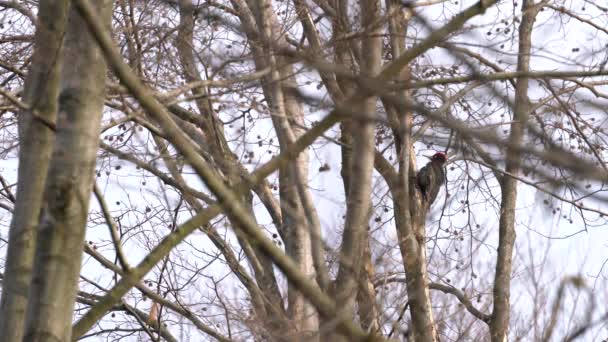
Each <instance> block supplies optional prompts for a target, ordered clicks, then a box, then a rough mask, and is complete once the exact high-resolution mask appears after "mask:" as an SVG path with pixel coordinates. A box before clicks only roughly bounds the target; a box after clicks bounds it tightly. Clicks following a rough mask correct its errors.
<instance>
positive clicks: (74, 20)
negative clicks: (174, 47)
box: [25, 0, 112, 341]
mask: <svg viewBox="0 0 608 342" xmlns="http://www.w3.org/2000/svg"><path fill="white" fill-rule="evenodd" d="M111 4H112V1H109V0H106V1H96V2H95V7H96V9H97V10H98V13H99V15H100V16H101V17H102V18H103V22H104V24H106V25H107V27H108V28H109V24H110V18H111V10H112V7H111ZM83 27H86V24H85V23H84V21H83V19H82V18H81V17H80V15H79V14H78V12H77V11H76V10H75V9H74V8H72V9H71V11H70V14H69V20H68V30H67V35H66V37H65V51H64V61H65V63H64V65H63V68H62V73H61V90H60V95H59V111H58V115H57V128H56V132H55V133H56V141H55V146H54V148H53V154H52V160H51V165H50V168H49V174H48V179H47V186H46V189H45V198H44V208H43V211H42V215H41V222H40V224H39V228H38V242H37V248H36V257H35V262H34V275H33V281H32V287H31V290H30V299H29V303H28V314H27V326H26V332H25V339H26V340H27V341H69V340H70V338H71V328H72V316H73V309H74V303H75V298H76V291H77V289H78V279H79V274H80V263H81V258H82V253H83V248H84V235H85V230H86V223H87V217H88V207H89V199H90V196H91V192H92V189H93V181H94V170H95V160H96V157H97V150H98V147H99V134H100V124H101V115H102V110H103V103H104V93H105V80H106V63H105V59H104V56H103V54H102V53H101V51H100V50H99V48H98V46H97V43H96V41H95V39H93V37H92V36H91V34H90V33H89V32H88V31H84V32H83Z"/></svg>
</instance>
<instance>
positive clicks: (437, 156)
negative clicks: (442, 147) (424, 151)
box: [431, 152, 448, 163]
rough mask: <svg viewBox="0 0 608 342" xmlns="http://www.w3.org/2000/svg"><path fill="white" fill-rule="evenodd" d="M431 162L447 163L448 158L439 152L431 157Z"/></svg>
mask: <svg viewBox="0 0 608 342" xmlns="http://www.w3.org/2000/svg"><path fill="white" fill-rule="evenodd" d="M431 160H433V161H438V162H441V163H445V162H447V161H448V156H447V155H446V154H445V153H443V152H437V153H435V154H434V155H433V157H431Z"/></svg>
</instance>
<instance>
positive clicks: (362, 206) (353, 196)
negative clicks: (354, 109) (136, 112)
mask: <svg viewBox="0 0 608 342" xmlns="http://www.w3.org/2000/svg"><path fill="white" fill-rule="evenodd" d="M360 6H361V13H362V18H361V19H362V23H361V24H362V27H364V28H365V38H363V41H362V44H363V45H364V46H365V47H366V49H365V52H364V53H363V54H362V55H361V57H362V59H361V71H362V73H363V74H366V75H368V76H375V75H377V73H378V72H379V70H380V60H381V54H382V39H381V38H380V37H381V36H380V33H381V28H380V26H378V25H377V22H378V19H379V18H380V7H381V5H380V1H378V0H362V1H361V2H360ZM377 101H378V99H377V98H376V97H370V98H367V99H364V100H362V101H361V108H362V113H361V115H358V116H356V117H353V118H351V120H350V124H349V125H350V126H351V127H352V133H353V136H354V137H357V138H356V139H352V155H350V156H349V158H347V162H348V165H346V166H347V167H348V169H349V170H350V172H349V173H348V174H349V177H348V187H347V193H346V205H347V207H346V222H345V224H344V233H343V235H342V236H343V237H342V246H341V248H340V266H339V269H338V276H337V278H336V281H335V286H334V290H335V297H336V304H337V305H338V307H339V308H340V310H342V313H343V314H344V315H345V316H346V317H348V316H350V315H353V314H354V305H355V299H356V298H357V293H358V291H359V289H358V285H359V277H360V275H361V270H362V267H363V266H364V263H363V257H364V250H365V244H366V236H367V234H368V231H367V228H368V226H369V218H370V208H371V188H372V173H373V170H374V152H375V134H374V133H375V123H374V121H373V119H372V118H374V117H375V115H376V103H377Z"/></svg>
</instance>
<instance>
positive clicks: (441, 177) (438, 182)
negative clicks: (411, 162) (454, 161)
mask: <svg viewBox="0 0 608 342" xmlns="http://www.w3.org/2000/svg"><path fill="white" fill-rule="evenodd" d="M427 158H428V157H427ZM447 161H448V156H447V155H446V154H445V153H443V152H437V153H435V154H434V155H433V156H432V157H431V161H430V162H428V164H426V165H425V166H424V167H423V168H422V169H420V171H418V174H417V175H416V183H418V187H420V192H421V193H422V200H423V201H425V202H426V204H427V205H428V206H429V207H430V206H431V204H433V202H434V201H435V198H437V194H438V193H439V189H440V188H441V186H442V185H443V183H444V182H445V168H444V166H445V163H446V162H447Z"/></svg>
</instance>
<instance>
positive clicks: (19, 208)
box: [0, 0, 69, 342]
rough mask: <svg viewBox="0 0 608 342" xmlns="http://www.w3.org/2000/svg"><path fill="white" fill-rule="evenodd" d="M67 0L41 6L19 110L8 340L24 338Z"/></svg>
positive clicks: (6, 285) (0, 312) (4, 328)
mask: <svg viewBox="0 0 608 342" xmlns="http://www.w3.org/2000/svg"><path fill="white" fill-rule="evenodd" d="M68 3H69V1H67V0H63V1H59V0H51V1H49V0H42V1H40V5H39V7H38V26H37V27H36V35H35V41H34V55H33V57H32V64H31V66H30V69H29V72H28V76H27V79H26V81H25V91H24V96H23V100H24V103H25V104H26V105H28V106H29V107H30V109H29V110H26V111H23V112H21V114H20V115H19V143H20V148H19V171H18V184H17V201H16V203H15V212H14V214H13V218H12V221H11V227H10V233H9V243H8V251H7V256H6V268H5V274H4V281H3V288H2V302H1V304H0V317H2V319H1V320H0V336H2V341H6V342H21V341H22V338H23V331H24V327H25V316H26V308H27V300H28V292H29V288H30V282H31V277H32V267H33V263H34V254H35V246H36V244H35V243H36V229H35V228H36V226H37V225H38V220H39V217H40V208H41V206H42V200H43V194H44V186H45V182H46V177H47V171H48V167H49V161H50V158H51V153H52V150H53V141H54V139H55V132H54V131H53V126H54V122H55V116H56V113H57V97H58V95H59V72H60V66H61V63H62V57H63V56H62V46H63V36H64V32H65V29H66V26H67V13H68Z"/></svg>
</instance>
